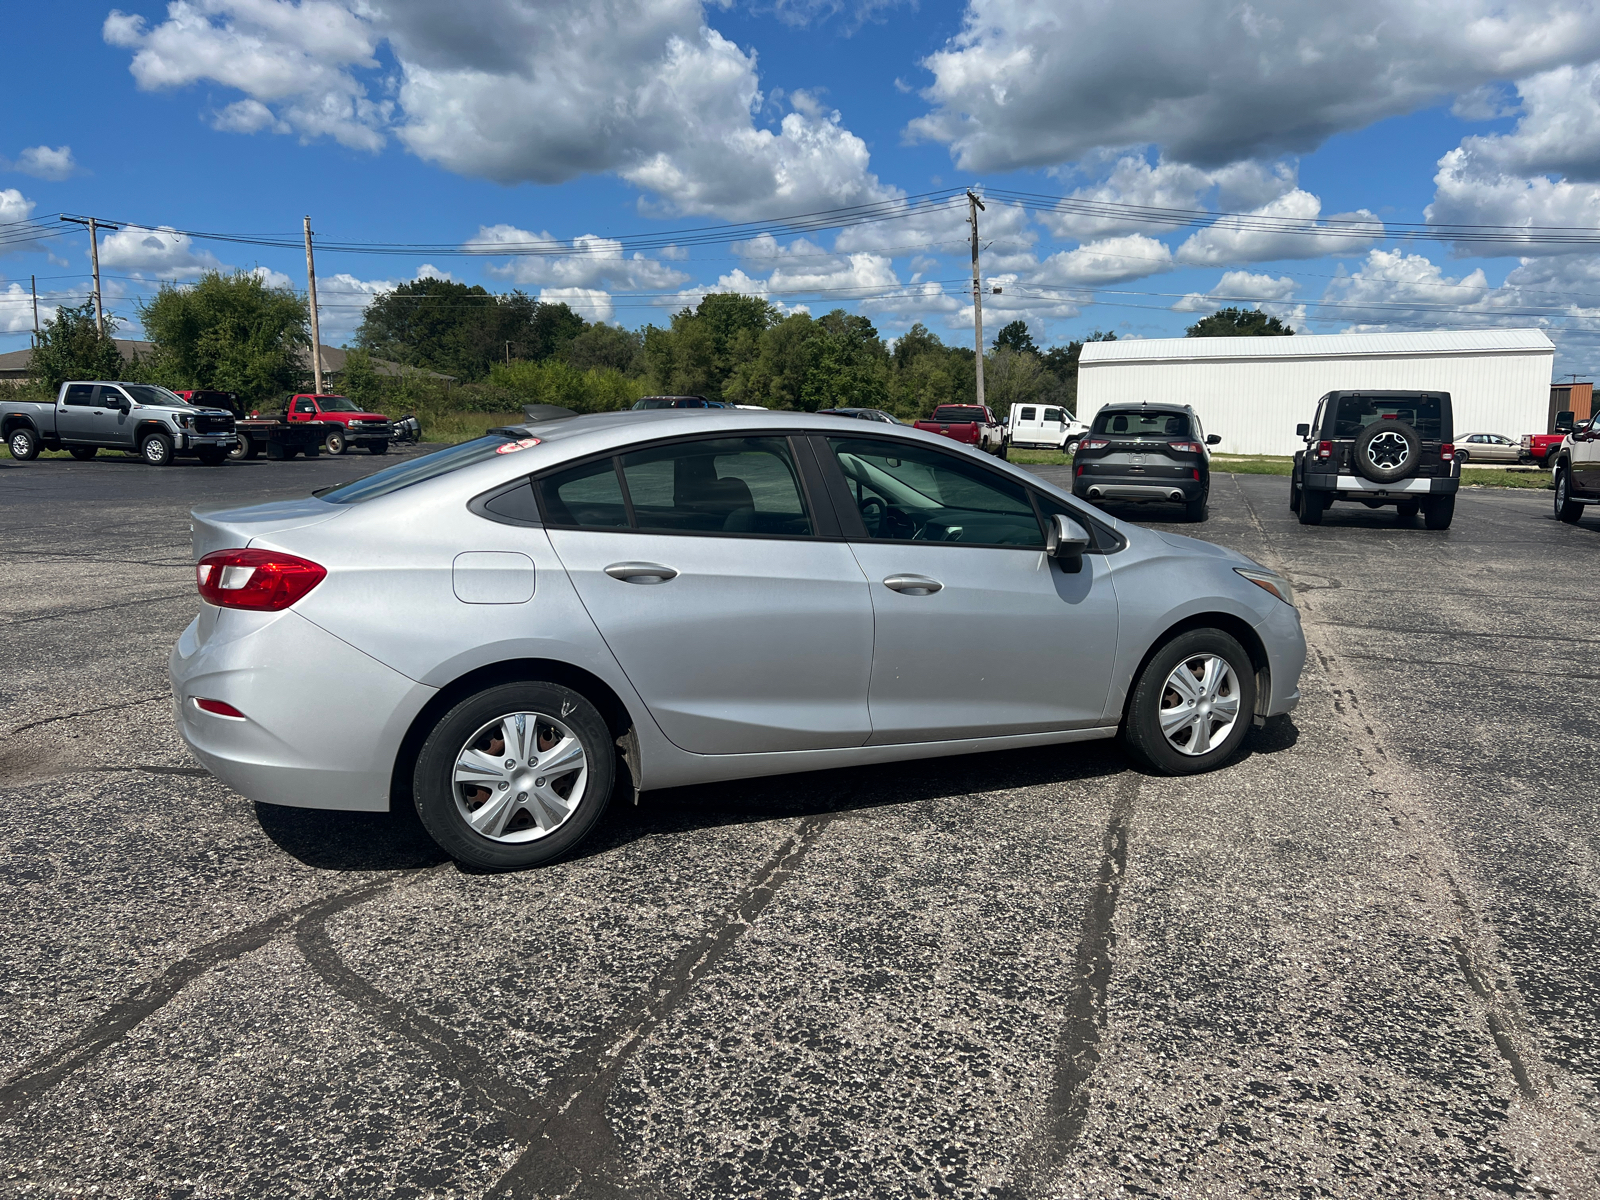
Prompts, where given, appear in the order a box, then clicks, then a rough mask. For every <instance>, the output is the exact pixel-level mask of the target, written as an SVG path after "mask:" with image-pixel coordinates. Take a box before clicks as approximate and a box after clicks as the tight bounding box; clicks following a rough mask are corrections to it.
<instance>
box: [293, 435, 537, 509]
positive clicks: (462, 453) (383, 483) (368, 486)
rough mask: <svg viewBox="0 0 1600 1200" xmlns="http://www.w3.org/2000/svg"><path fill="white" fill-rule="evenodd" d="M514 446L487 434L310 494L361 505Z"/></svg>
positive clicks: (332, 500)
mask: <svg viewBox="0 0 1600 1200" xmlns="http://www.w3.org/2000/svg"><path fill="white" fill-rule="evenodd" d="M525 440H529V441H531V440H532V439H525ZM516 444H517V443H516V442H515V441H513V440H512V439H511V438H508V437H504V436H501V435H500V434H490V435H489V436H488V437H481V438H474V439H473V440H472V441H470V442H462V443H461V444H460V445H457V446H447V447H445V448H444V449H443V450H435V451H434V452H433V453H432V454H424V455H423V456H422V457H421V458H413V459H409V460H407V461H406V462H402V463H396V464H395V465H394V466H392V467H386V468H384V469H383V470H382V471H379V472H377V473H376V474H374V475H368V476H367V477H366V478H365V479H358V480H356V481H355V482H354V483H346V484H341V485H340V486H338V487H334V488H329V489H327V490H326V491H320V492H313V493H312V494H313V495H315V496H321V497H322V499H324V500H326V501H328V502H329V503H330V504H360V503H361V502H362V501H364V500H373V499H376V498H377V497H379V496H387V495H388V494H389V493H390V492H397V491H399V490H400V489H401V488H404V487H410V486H411V485H412V484H414V483H421V482H422V481H423V480H425V479H435V478H437V477H438V476H440V475H448V474H449V473H450V472H451V471H459V470H460V469H461V468H462V467H470V466H471V465H472V464H473V463H479V462H483V461H484V460H485V459H490V458H493V457H494V456H495V455H496V454H505V453H510V452H511V451H510V450H509V448H510V447H512V446H515V445H516Z"/></svg>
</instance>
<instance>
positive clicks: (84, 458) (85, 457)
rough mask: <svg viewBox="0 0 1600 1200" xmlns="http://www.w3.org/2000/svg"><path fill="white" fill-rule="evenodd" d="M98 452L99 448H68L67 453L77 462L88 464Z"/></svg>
mask: <svg viewBox="0 0 1600 1200" xmlns="http://www.w3.org/2000/svg"><path fill="white" fill-rule="evenodd" d="M99 450H100V447H99V446H68V447H67V453H68V454H70V455H72V457H73V458H75V459H77V460H78V461H79V462H88V461H89V460H90V459H91V458H93V457H94V456H95V455H96V454H97V453H98V452H99Z"/></svg>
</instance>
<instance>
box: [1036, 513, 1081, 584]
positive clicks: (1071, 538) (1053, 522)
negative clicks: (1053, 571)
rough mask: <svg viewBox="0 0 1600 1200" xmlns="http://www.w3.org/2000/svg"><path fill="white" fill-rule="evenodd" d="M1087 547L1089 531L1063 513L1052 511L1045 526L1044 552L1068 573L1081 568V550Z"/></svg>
mask: <svg viewBox="0 0 1600 1200" xmlns="http://www.w3.org/2000/svg"><path fill="white" fill-rule="evenodd" d="M1088 548H1089V531H1088V530H1087V529H1085V528H1084V527H1083V526H1082V525H1079V524H1078V523H1077V522H1076V521H1074V520H1073V519H1072V518H1071V517H1069V516H1067V515H1066V514H1065V513H1054V514H1052V515H1051V517H1050V523H1049V525H1048V526H1047V527H1046V528H1045V534H1044V552H1045V553H1046V554H1048V555H1049V556H1050V557H1051V558H1053V559H1055V560H1056V561H1057V562H1059V563H1060V564H1061V569H1062V570H1063V571H1066V572H1067V573H1068V574H1074V573H1076V572H1078V571H1081V570H1083V552H1084V551H1085V550H1087V549H1088Z"/></svg>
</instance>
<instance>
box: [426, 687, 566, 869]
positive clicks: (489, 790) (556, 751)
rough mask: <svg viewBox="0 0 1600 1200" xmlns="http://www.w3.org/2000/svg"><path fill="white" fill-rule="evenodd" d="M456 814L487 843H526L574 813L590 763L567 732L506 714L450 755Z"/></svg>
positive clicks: (541, 717) (539, 718)
mask: <svg viewBox="0 0 1600 1200" xmlns="http://www.w3.org/2000/svg"><path fill="white" fill-rule="evenodd" d="M452 778H453V791H454V793H455V802H456V809H457V811H458V812H459V813H460V814H461V817H462V819H463V820H465V821H466V823H467V824H468V825H469V826H470V827H471V828H472V829H473V830H474V832H476V833H478V834H480V835H481V836H483V837H486V838H488V839H489V840H490V841H494V842H506V843H517V842H532V841H537V840H538V839H539V838H542V837H545V836H547V835H549V834H551V833H554V832H555V831H556V830H557V829H559V828H560V827H561V826H562V825H564V824H565V823H566V822H567V820H568V819H569V818H570V817H571V816H572V814H573V813H574V812H576V811H577V809H578V805H579V804H581V803H582V802H583V795H584V791H585V788H586V787H587V785H588V781H589V759H588V755H587V754H586V753H585V752H584V749H583V744H582V743H581V742H580V741H579V740H578V737H577V735H576V734H575V733H573V731H572V730H571V729H569V728H568V727H567V726H566V725H565V724H563V723H562V722H561V721H559V720H557V719H556V718H555V717H552V716H549V715H548V714H546V713H534V712H518V713H510V714H507V715H506V716H503V717H499V718H497V719H495V720H493V721H490V722H488V723H487V724H486V725H484V726H483V727H482V728H480V729H479V730H478V731H477V732H476V733H475V734H473V735H472V736H471V737H470V738H468V739H467V742H466V744H465V745H464V746H462V747H461V750H460V751H459V753H457V755H456V761H455V771H454V774H453V777H452Z"/></svg>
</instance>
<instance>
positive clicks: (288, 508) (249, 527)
mask: <svg viewBox="0 0 1600 1200" xmlns="http://www.w3.org/2000/svg"><path fill="white" fill-rule="evenodd" d="M348 511H349V506H348V505H343V504H329V503H328V502H327V501H326V500H319V499H317V498H316V497H315V496H302V497H301V498H299V499H297V500H274V501H272V502H271V503H270V504H254V505H251V506H250V507H248V508H223V507H221V506H220V505H218V506H215V507H207V508H197V509H195V510H194V511H193V512H191V513H190V514H189V515H190V517H191V518H192V520H191V521H190V525H189V527H190V529H192V530H193V531H194V556H195V559H196V560H199V559H200V558H201V557H202V556H204V555H207V554H210V553H211V552H212V551H213V550H231V549H237V548H242V547H245V546H248V545H249V544H250V543H251V541H252V540H253V539H255V538H260V537H271V536H272V535H273V534H275V533H283V532H285V531H286V530H290V529H302V528H304V527H305V526H307V525H320V524H321V523H322V522H323V521H331V520H333V518H334V517H337V516H339V515H341V514H342V513H346V512H348Z"/></svg>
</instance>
